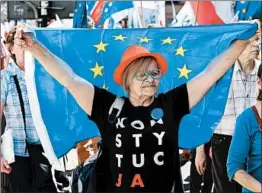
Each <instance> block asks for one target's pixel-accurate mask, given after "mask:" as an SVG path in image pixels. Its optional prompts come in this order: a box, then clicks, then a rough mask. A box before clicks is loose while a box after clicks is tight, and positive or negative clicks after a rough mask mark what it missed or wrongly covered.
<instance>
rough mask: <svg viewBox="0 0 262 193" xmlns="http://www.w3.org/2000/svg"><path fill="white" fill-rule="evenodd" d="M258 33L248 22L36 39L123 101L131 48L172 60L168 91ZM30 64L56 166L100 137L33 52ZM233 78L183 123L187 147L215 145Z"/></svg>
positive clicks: (29, 78) (48, 34)
mask: <svg viewBox="0 0 262 193" xmlns="http://www.w3.org/2000/svg"><path fill="white" fill-rule="evenodd" d="M256 29H257V25H256V24H247V23H242V24H230V25H216V26H194V27H183V28H161V29H160V28H150V29H117V30H116V29H114V30H112V29H108V30H98V29H95V30H88V29H67V30H66V29H57V30H55V29H45V28H41V29H37V30H36V38H37V39H38V40H39V41H40V42H42V43H43V44H44V45H45V46H46V47H47V48H48V49H49V50H50V51H51V52H53V53H54V54H56V55H57V56H58V57H61V58H62V59H63V60H64V61H66V62H67V63H68V64H69V65H70V66H71V68H72V69H73V70H74V72H75V73H76V74H78V75H79V76H81V77H83V78H84V79H86V80H88V81H90V82H91V83H93V84H94V85H96V86H99V87H101V88H104V89H106V90H108V91H110V92H113V93H115V94H117V95H119V96H122V95H124V92H123V89H122V88H121V87H119V86H118V85H117V84H116V83H115V82H114V81H113V72H114V70H115V68H116V66H117V65H118V64H119V62H120V58H121V55H122V53H123V52H124V50H125V49H127V48H128V47H129V46H130V45H134V44H137V45H141V46H144V47H146V48H147V49H149V50H150V51H152V52H158V53H160V54H162V55H163V56H164V57H165V58H166V60H167V61H168V72H167V74H166V75H165V76H164V77H162V79H161V81H160V92H167V91H169V90H170V89H172V88H174V87H176V86H179V85H181V84H183V83H186V82H188V81H189V80H191V79H192V78H194V77H195V76H196V75H198V74H199V73H200V72H201V71H202V70H203V69H204V68H205V67H206V66H207V65H208V63H209V62H210V61H211V60H212V59H213V58H214V57H216V56H217V55H218V54H220V53H221V52H223V51H224V50H226V49H227V48H228V47H229V46H230V44H231V43H232V42H233V41H234V40H236V39H248V38H250V37H251V36H252V35H254V33H255V31H256ZM25 64H26V84H27V88H28V94H29V100H30V107H31V110H32V116H33V120H34V123H35V126H36V129H37V131H38V134H39V137H40V139H41V142H42V144H43V147H44V149H45V153H46V155H47V157H48V159H49V160H50V161H51V162H53V161H55V160H56V158H57V157H61V156H62V155H64V154H65V153H67V152H68V151H69V150H70V149H71V148H72V147H74V146H75V144H76V142H79V141H82V140H84V139H87V138H91V137H95V136H99V135H100V134H99V131H98V129H97V127H96V125H95V124H94V123H93V122H91V121H89V120H88V117H87V115H86V113H85V112H84V111H83V110H82V109H81V108H80V107H79V105H78V104H77V103H76V101H75V100H74V99H73V97H72V96H71V94H70V93H69V92H68V91H67V90H66V89H65V88H64V87H63V86H61V85H60V84H59V83H58V82H57V81H56V80H55V79H54V78H52V77H51V76H50V75H49V74H48V73H47V72H46V70H45V69H44V68H43V67H42V66H41V65H40V64H39V62H38V61H37V60H35V59H33V58H32V56H31V55H30V54H29V53H27V52H26V61H25ZM231 76H232V69H230V70H229V71H228V72H227V73H226V74H225V75H224V76H223V78H221V79H220V80H219V81H218V82H217V84H215V85H214V86H213V87H212V88H211V89H210V90H209V92H208V93H207V95H206V96H205V97H204V98H203V99H202V100H201V101H200V102H199V104H198V105H197V106H196V107H194V108H193V109H192V111H191V113H190V114H189V115H186V116H185V117H184V118H183V119H182V122H181V125H180V128H179V146H180V147H181V148H187V149H191V148H195V147H197V146H199V145H200V144H203V143H206V142H207V141H209V140H210V138H211V136H212V133H213V131H214V129H215V128H216V126H217V124H218V122H219V120H220V119H221V116H222V115H223V112H224V108H225V105H226V101H227V95H228V90H229V87H230V81H231ZM112 143H114V142H113V141H112Z"/></svg>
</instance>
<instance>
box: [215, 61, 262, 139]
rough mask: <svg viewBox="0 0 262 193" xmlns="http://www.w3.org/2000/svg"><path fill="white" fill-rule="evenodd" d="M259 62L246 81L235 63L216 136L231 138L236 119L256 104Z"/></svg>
mask: <svg viewBox="0 0 262 193" xmlns="http://www.w3.org/2000/svg"><path fill="white" fill-rule="evenodd" d="M260 63H261V61H259V60H256V62H255V64H256V65H255V68H254V69H253V71H252V72H251V74H250V75H249V77H248V78H247V79H246V78H245V74H244V72H243V71H242V70H241V68H240V65H239V64H238V62H236V64H235V67H234V72H233V77H232V82H231V85H230V90H229V94H228V100H227V104H226V107H225V112H224V115H223V117H222V119H221V121H220V123H219V125H218V127H217V128H216V130H215V132H214V133H216V134H221V135H230V136H232V135H233V134H234V131H235V125H236V119H237V117H238V116H239V115H240V114H241V113H242V112H243V111H244V110H245V109H246V108H249V107H251V106H253V105H255V103H256V98H257V91H258V88H257V84H256V80H257V71H258V67H259V65H260Z"/></svg>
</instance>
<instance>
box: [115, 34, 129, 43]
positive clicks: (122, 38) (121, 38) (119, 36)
mask: <svg viewBox="0 0 262 193" xmlns="http://www.w3.org/2000/svg"><path fill="white" fill-rule="evenodd" d="M113 37H114V38H115V40H121V41H124V40H125V38H127V37H124V36H122V34H120V35H118V36H113Z"/></svg>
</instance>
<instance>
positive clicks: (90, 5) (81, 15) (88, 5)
mask: <svg viewBox="0 0 262 193" xmlns="http://www.w3.org/2000/svg"><path fill="white" fill-rule="evenodd" d="M132 7H134V5H133V2H132V1H126V2H121V1H119V2H117V1H115V2H114V1H110V2H109V1H77V2H76V3H75V12H74V18H73V27H74V28H87V16H89V17H91V18H92V20H93V21H94V23H95V25H96V27H98V28H100V27H101V26H103V24H104V22H105V21H106V19H108V18H110V17H111V16H112V14H114V13H117V12H119V11H122V10H125V9H129V8H132Z"/></svg>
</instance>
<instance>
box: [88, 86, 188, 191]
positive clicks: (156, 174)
mask: <svg viewBox="0 0 262 193" xmlns="http://www.w3.org/2000/svg"><path fill="white" fill-rule="evenodd" d="M115 98H116V96H115V95H113V94H111V93H109V92H107V91H106V90H104V89H100V88H97V87H95V95H94V101H93V108H92V114H91V116H90V117H89V118H90V119H91V120H93V121H94V122H95V123H96V124H97V126H98V128H99V130H100V133H101V136H102V139H103V143H104V148H105V150H106V151H107V155H108V156H109V157H108V161H109V167H110V173H111V176H112V178H111V180H110V181H111V182H110V184H111V185H110V186H111V187H110V191H112V192H170V191H171V189H172V187H173V184H174V180H175V179H177V176H178V175H179V174H178V171H177V170H176V168H177V165H176V164H179V163H177V161H176V159H175V158H176V157H178V156H179V152H178V128H179V124H180V121H181V118H182V117H183V116H184V115H185V114H188V113H189V102H188V92H187V86H186V84H184V85H181V86H179V87H177V88H175V89H172V90H171V91H169V92H167V93H165V94H159V95H158V97H157V98H155V99H154V102H153V103H152V104H151V105H150V106H148V107H143V106H139V107H134V106H133V105H132V104H131V103H130V101H129V99H128V98H124V99H125V103H124V106H123V108H122V111H121V113H120V115H119V117H118V118H117V119H116V121H115V123H113V124H111V123H109V121H108V115H109V109H110V107H111V105H112V104H113V102H114V101H115ZM105 150H104V151H105ZM179 172H180V171H179Z"/></svg>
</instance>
